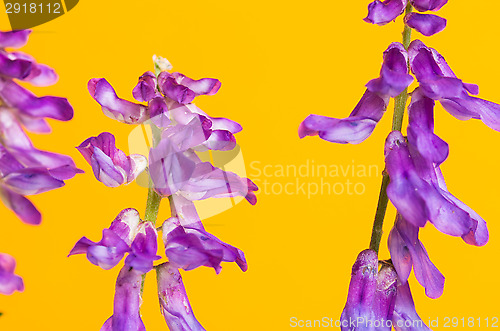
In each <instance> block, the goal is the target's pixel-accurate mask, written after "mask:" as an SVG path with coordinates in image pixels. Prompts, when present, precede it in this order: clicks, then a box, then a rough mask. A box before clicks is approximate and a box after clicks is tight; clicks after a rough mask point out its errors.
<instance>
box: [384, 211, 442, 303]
mask: <svg viewBox="0 0 500 331" xmlns="http://www.w3.org/2000/svg"><path fill="white" fill-rule="evenodd" d="M418 231H419V229H418V228H417V227H415V226H414V225H413V224H411V223H409V222H407V221H405V220H404V219H403V218H402V217H401V216H400V215H398V218H397V219H396V224H395V226H394V228H393V229H392V231H391V235H390V237H389V251H390V252H391V259H392V261H393V263H394V267H395V268H396V271H397V272H398V276H399V279H400V280H401V283H403V284H404V283H405V282H406V281H407V279H408V276H409V270H408V265H406V263H405V262H406V259H407V256H402V255H401V254H399V252H401V251H406V252H407V253H408V254H409V255H410V256H411V258H410V259H409V260H410V265H409V267H410V268H411V264H413V270H414V273H415V277H416V278H417V280H418V282H419V283H420V284H421V285H422V286H423V287H424V288H425V294H426V295H427V296H428V297H429V298H432V299H437V298H438V297H440V296H441V295H442V294H443V289H444V280H445V279H444V276H443V275H442V274H441V272H439V270H438V269H437V268H436V267H435V266H434V264H433V263H432V262H431V260H430V259H429V255H428V254H427V251H426V250H425V248H424V246H423V245H422V243H421V242H420V240H419V239H418ZM397 237H399V242H397V241H398V240H397ZM398 246H399V247H398ZM402 258H403V259H404V260H402ZM401 267H402V268H401Z"/></svg>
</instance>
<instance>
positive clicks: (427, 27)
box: [405, 12, 446, 37]
mask: <svg viewBox="0 0 500 331" xmlns="http://www.w3.org/2000/svg"><path fill="white" fill-rule="evenodd" d="M405 23H406V24H407V25H408V26H409V27H410V28H412V29H415V30H417V31H418V32H420V33H421V34H423V35H424V36H427V37H429V36H432V35H434V34H436V33H439V32H441V31H443V30H444V28H446V19H444V18H442V17H439V16H437V15H431V14H419V13H415V12H413V13H409V14H408V15H406V16H405Z"/></svg>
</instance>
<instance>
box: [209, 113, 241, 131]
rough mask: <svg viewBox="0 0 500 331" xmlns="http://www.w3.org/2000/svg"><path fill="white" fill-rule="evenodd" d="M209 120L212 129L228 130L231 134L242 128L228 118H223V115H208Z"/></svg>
mask: <svg viewBox="0 0 500 331" xmlns="http://www.w3.org/2000/svg"><path fill="white" fill-rule="evenodd" d="M210 120H211V121H212V127H211V129H212V130H214V131H215V130H225V131H229V132H231V133H232V134H235V133H238V132H240V131H241V130H243V128H242V126H241V125H240V124H239V123H237V122H235V121H232V120H230V119H227V118H224V117H210Z"/></svg>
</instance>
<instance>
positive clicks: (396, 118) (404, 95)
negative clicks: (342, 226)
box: [370, 3, 413, 253]
mask: <svg viewBox="0 0 500 331" xmlns="http://www.w3.org/2000/svg"><path fill="white" fill-rule="evenodd" d="M412 10H413V7H412V6H411V4H410V3H408V6H407V7H406V13H405V14H408V13H411V11H412ZM410 42H411V28H410V27H409V26H408V25H406V24H405V26H404V30H403V46H404V47H405V49H408V47H409V46H410ZM408 69H409V63H408ZM407 100H408V88H406V89H405V90H404V91H403V92H401V94H400V95H398V96H397V97H396V98H395V100H394V115H393V118H392V130H393V131H401V128H402V127H403V117H404V113H405V108H406V102H407ZM389 181H390V179H389V175H388V174H387V173H386V172H385V171H384V174H383V177H382V185H381V186H380V193H379V197H378V204H377V211H376V212H375V220H374V221H373V228H372V236H371V240H370V249H373V250H374V251H375V252H377V253H378V251H379V248H380V241H381V240H382V234H383V226H384V218H385V212H386V210H387V204H388V202H389V198H388V197H387V185H389Z"/></svg>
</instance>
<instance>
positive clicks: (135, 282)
mask: <svg viewBox="0 0 500 331" xmlns="http://www.w3.org/2000/svg"><path fill="white" fill-rule="evenodd" d="M141 284H142V273H141V272H140V271H138V270H135V269H133V268H130V267H128V266H123V268H122V269H121V270H120V273H119V274H118V278H117V279H116V287H115V298H114V301H113V315H112V316H111V317H110V318H109V319H107V320H106V322H105V323H104V325H103V326H102V328H101V331H118V330H120V331H146V327H145V326H144V323H143V322H142V319H141V313H140V307H141V304H142V298H141Z"/></svg>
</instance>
